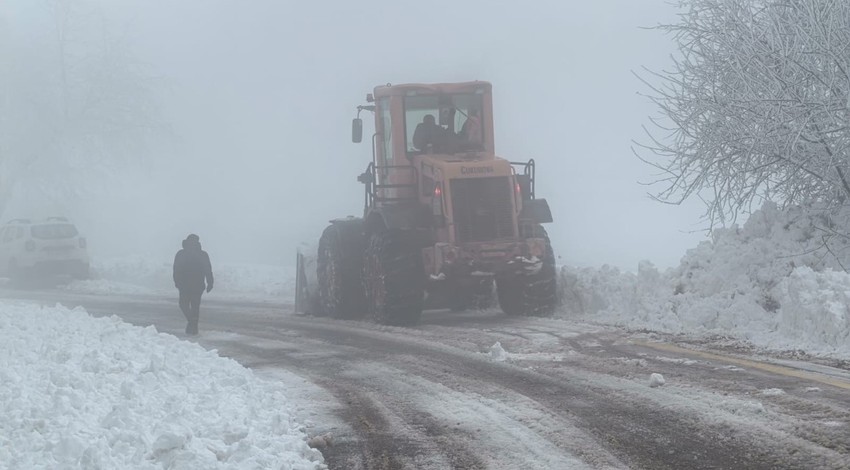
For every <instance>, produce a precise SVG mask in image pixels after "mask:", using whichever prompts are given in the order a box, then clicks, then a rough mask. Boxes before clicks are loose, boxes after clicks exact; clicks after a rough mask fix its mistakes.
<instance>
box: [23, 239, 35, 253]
mask: <svg viewBox="0 0 850 470" xmlns="http://www.w3.org/2000/svg"><path fill="white" fill-rule="evenodd" d="M24 248H26V250H27V251H35V242H34V241H32V240H27V242H26V243H25V244H24Z"/></svg>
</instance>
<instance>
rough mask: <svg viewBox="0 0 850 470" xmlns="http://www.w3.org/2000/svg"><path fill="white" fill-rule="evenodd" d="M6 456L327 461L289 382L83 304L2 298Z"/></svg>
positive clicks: (243, 464) (0, 368) (295, 465)
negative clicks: (296, 413)
mask: <svg viewBox="0 0 850 470" xmlns="http://www.w3.org/2000/svg"><path fill="white" fill-rule="evenodd" d="M0 410H2V419H0V468H71V467H73V468H150V469H155V468H160V469H161V468H207V469H216V468H228V469H234V468H235V469H255V468H256V469H260V468H263V469H265V468H276V469H277V468H287V469H316V468H324V465H323V463H322V461H323V460H322V456H321V454H320V453H319V452H317V451H315V450H313V449H310V448H309V447H308V446H307V444H306V441H305V440H306V436H305V433H304V431H303V428H302V426H301V425H300V424H299V423H297V422H295V421H294V420H293V417H292V416H291V414H290V411H289V410H290V405H289V403H288V402H287V397H286V395H285V394H284V389H283V385H281V384H279V383H276V382H266V381H263V380H260V379H259V378H257V377H255V376H254V374H253V373H252V372H251V371H249V370H247V369H245V368H243V367H242V366H240V365H239V364H237V363H236V362H235V361H232V360H230V359H225V358H222V357H219V356H218V355H217V354H216V353H215V351H206V350H204V349H203V348H201V347H200V346H198V345H196V344H194V343H191V342H187V341H180V340H178V339H177V338H175V337H173V336H170V335H166V334H161V333H157V331H156V330H155V329H154V328H152V327H148V328H140V327H136V326H132V325H129V324H127V323H123V322H122V321H120V320H119V319H118V318H117V317H111V318H93V317H91V316H89V315H88V314H87V313H86V312H85V311H84V310H82V309H79V308H77V309H73V310H69V309H67V308H64V307H61V306H56V307H55V308H41V307H38V306H34V305H26V304H13V303H8V302H0Z"/></svg>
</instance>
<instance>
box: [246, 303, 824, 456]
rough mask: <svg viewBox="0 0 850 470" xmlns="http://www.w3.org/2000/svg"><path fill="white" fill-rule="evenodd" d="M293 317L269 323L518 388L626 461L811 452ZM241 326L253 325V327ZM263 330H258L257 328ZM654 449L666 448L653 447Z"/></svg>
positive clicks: (398, 340)
mask: <svg viewBox="0 0 850 470" xmlns="http://www.w3.org/2000/svg"><path fill="white" fill-rule="evenodd" d="M287 320H290V319H287ZM292 320H294V321H286V320H284V321H283V322H281V321H277V325H276V327H277V328H286V329H297V330H299V331H301V332H303V333H305V334H306V336H308V337H310V338H312V339H322V340H324V341H325V342H326V343H327V344H330V345H336V346H337V347H338V346H340V345H343V346H347V347H351V348H355V349H357V350H360V351H363V353H364V354H365V356H366V358H369V359H371V360H375V361H381V360H384V361H386V360H387V359H388V358H393V357H394V356H396V355H399V354H404V355H407V356H417V357H421V358H427V362H432V363H439V364H441V365H442V366H443V367H444V368H450V370H451V371H452V373H453V375H454V376H456V377H462V378H464V379H466V380H470V381H472V382H473V383H474V382H483V383H487V384H493V385H496V386H500V387H504V388H506V389H508V390H510V391H512V392H514V393H518V394H520V395H524V396H526V397H528V398H530V399H532V400H535V401H537V402H539V403H541V404H542V405H543V406H545V407H546V408H547V409H549V410H552V412H554V413H558V414H560V415H561V417H562V419H565V420H567V421H571V422H573V423H577V424H576V425H577V426H578V427H579V428H580V429H583V430H585V431H586V432H589V433H590V434H591V435H593V436H595V437H596V439H597V440H598V442H599V443H601V445H602V446H603V447H605V448H606V449H607V450H608V451H610V452H612V453H613V454H614V455H616V456H618V457H619V458H620V459H621V460H622V461H623V462H625V463H626V464H627V465H628V466H629V467H630V468H652V469H682V468H689V469H700V468H748V469H753V470H757V469H776V468H805V467H806V465H807V464H806V463H807V462H808V463H809V464H810V463H811V462H812V461H813V460H811V457H812V456H807V455H806V452H804V451H801V452H798V453H797V455H798V458H795V459H794V460H793V461H789V460H787V458H788V454H784V455H782V456H778V455H775V453H774V452H775V451H774V450H772V449H764V448H759V447H757V446H755V444H756V443H754V442H752V441H741V440H738V439H730V438H729V435H730V429H729V427H728V426H725V425H720V424H713V423H698V422H695V419H694V418H693V417H692V416H688V415H684V414H682V413H681V412H679V411H677V410H672V409H659V408H658V407H653V406H651V404H649V403H638V402H635V401H628V402H626V401H619V400H618V399H617V398H616V397H612V395H611V390H607V389H604V388H602V387H593V386H589V385H588V384H586V383H576V382H573V381H570V380H569V379H566V380H565V379H564V378H553V377H548V376H542V375H540V374H537V373H534V372H531V371H527V370H523V369H518V368H515V367H511V366H509V365H505V364H494V363H490V362H489V361H485V360H481V359H478V360H475V359H474V358H473V359H470V357H469V356H470V355H469V354H468V353H466V352H456V353H453V352H451V351H450V349H451V348H447V347H444V346H441V345H439V346H431V345H427V344H422V343H421V340H420V341H419V342H408V341H405V338H403V337H397V336H390V335H387V334H385V333H380V332H375V331H366V330H364V331H359V329H357V328H350V327H348V328H344V329H340V328H339V326H338V325H337V323H338V322H327V323H324V322H305V321H303V320H301V319H292ZM245 332H246V333H249V334H257V333H258V331H257V330H254V329H251V330H247V331H245ZM267 334H268V333H263V336H265V335H267ZM358 359H359V360H363V359H364V358H363V357H360V358H358ZM423 361H424V359H423ZM313 365H315V364H313ZM347 386H356V384H348V385H347ZM620 398H622V397H620ZM695 426H699V429H698V430H697V429H695ZM367 437H368V436H367ZM659 449H669V450H670V451H669V452H659ZM399 450H402V449H399ZM814 461H817V459H814Z"/></svg>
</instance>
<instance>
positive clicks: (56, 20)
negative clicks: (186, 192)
mask: <svg viewBox="0 0 850 470" xmlns="http://www.w3.org/2000/svg"><path fill="white" fill-rule="evenodd" d="M44 5H45V6H44V10H43V12H42V13H43V15H44V18H45V19H46V21H44V22H40V23H38V24H39V25H48V26H47V27H45V28H44V29H42V30H35V31H29V30H27V31H13V32H7V33H6V37H5V38H2V39H5V41H4V42H3V44H2V45H0V67H3V66H4V64H5V70H0V71H2V72H5V73H3V76H4V79H2V80H0V86H2V87H3V90H2V91H0V99H4V98H5V101H4V102H0V103H2V104H3V106H2V107H0V123H3V124H4V125H3V126H0V127H2V128H0V142H3V143H2V144H0V152H2V154H1V155H2V158H3V160H2V162H0V166H2V169H3V174H4V179H3V180H0V214H2V212H3V210H4V207H5V202H7V200H8V196H9V195H10V194H11V191H12V190H13V188H14V187H15V185H17V186H18V187H20V186H21V184H22V182H24V183H26V185H27V187H34V183H38V184H40V185H41V186H43V187H50V188H53V189H54V191H55V192H56V195H55V197H57V198H65V197H67V196H68V195H69V194H73V193H74V192H75V191H76V189H77V187H78V186H81V185H83V184H84V180H85V179H86V178H88V179H89V180H90V179H91V178H90V176H91V175H92V174H93V173H95V174H97V173H99V174H100V175H101V176H104V175H109V174H111V173H114V171H115V170H116V169H118V168H122V167H125V166H126V165H127V164H128V163H131V162H143V161H144V160H145V159H146V158H147V156H148V153H147V150H148V145H149V143H150V142H151V140H152V139H153V138H155V137H156V136H157V135H160V134H161V131H162V130H163V126H162V125H161V118H160V115H159V112H158V109H157V107H156V103H155V99H154V96H153V91H152V84H153V83H154V79H153V78H151V77H150V75H149V74H148V73H147V72H146V71H145V68H144V67H143V66H142V65H141V63H140V62H139V61H138V60H136V59H135V58H134V57H133V55H132V51H131V48H130V47H129V46H128V44H127V41H126V40H125V38H123V37H122V36H121V35H120V34H116V33H115V32H114V31H113V30H111V29H110V25H109V22H108V21H107V20H106V18H105V17H104V16H103V15H102V13H101V10H100V8H99V7H98V5H97V3H95V2H92V1H86V0H52V1H50V2H47V3H46V4H44ZM0 21H2V19H0ZM4 194H5V195H6V197H3V195H4Z"/></svg>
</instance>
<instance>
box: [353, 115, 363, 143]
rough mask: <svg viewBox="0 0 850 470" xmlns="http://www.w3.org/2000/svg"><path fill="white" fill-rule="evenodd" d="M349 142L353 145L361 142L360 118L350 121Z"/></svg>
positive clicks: (361, 125)
mask: <svg viewBox="0 0 850 470" xmlns="http://www.w3.org/2000/svg"><path fill="white" fill-rule="evenodd" d="M351 141H352V142H354V143H355V144H359V143H360V142H361V141H363V120H362V119H360V118H354V120H353V121H351Z"/></svg>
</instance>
